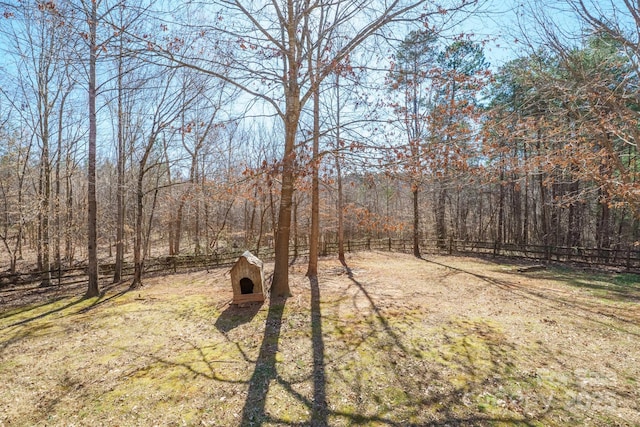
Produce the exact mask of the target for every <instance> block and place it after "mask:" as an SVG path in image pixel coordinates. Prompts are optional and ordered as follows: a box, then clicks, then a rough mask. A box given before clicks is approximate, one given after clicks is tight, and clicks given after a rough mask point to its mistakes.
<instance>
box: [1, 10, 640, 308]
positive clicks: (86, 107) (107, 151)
mask: <svg viewBox="0 0 640 427" xmlns="http://www.w3.org/2000/svg"><path fill="white" fill-rule="evenodd" d="M564 4H565V5H566V6H567V7H568V10H567V13H571V14H573V15H572V16H573V17H574V19H576V22H580V23H582V24H583V29H584V31H582V32H581V33H580V34H579V37H577V38H575V39H572V38H568V37H563V35H564V33H563V32H562V31H561V30H560V29H558V28H554V27H553V25H550V24H549V21H545V20H544V14H542V13H541V11H536V12H537V14H536V16H537V17H538V18H537V19H538V20H537V21H535V24H536V25H537V26H536V31H537V33H536V34H538V35H539V39H538V40H537V41H536V42H535V43H534V42H533V41H532V42H531V43H530V46H531V48H529V49H523V50H522V52H521V54H520V55H519V56H518V57H517V58H515V59H513V60H510V61H509V62H507V63H505V64H500V65H496V64H493V65H492V64H489V62H488V61H487V59H486V57H485V51H484V46H485V45H486V42H487V41H486V40H481V39H479V38H477V37H476V36H474V35H473V34H468V33H463V32H462V31H456V30H455V28H457V27H456V26H455V24H463V23H464V22H465V20H466V19H468V18H469V17H472V16H474V14H478V13H481V12H483V9H482V8H483V6H484V5H483V4H482V3H481V2H477V1H470V0H459V1H457V2H456V1H451V2H443V3H442V4H439V5H437V4H435V3H433V2H426V1H393V2H386V3H384V4H382V3H381V4H377V3H376V2H369V1H366V2H365V1H357V0H349V1H347V0H340V1H337V2H332V3H330V4H328V3H325V2H315V1H310V0H283V1H276V2H264V3H263V2H243V1H240V0H220V1H211V2H209V3H206V4H202V3H197V4H196V3H190V2H183V3H180V4H179V5H169V7H172V8H173V9H168V8H167V7H168V6H167V5H166V4H163V3H160V2H142V1H137V2H131V1H127V2H123V1H107V0H102V1H86V2H85V1H82V0H77V1H74V0H63V1H62V0H61V1H48V2H41V1H25V2H20V3H17V4H12V3H8V4H4V3H2V4H0V5H1V7H2V8H3V18H2V26H1V27H0V28H1V37H2V38H1V40H0V45H1V49H2V54H3V55H4V58H6V59H5V60H4V63H3V65H2V68H3V76H2V81H1V82H0V94H1V95H2V96H1V97H0V115H1V116H0V125H1V127H0V140H2V143H1V144H0V176H1V179H0V211H1V216H0V218H1V219H0V240H2V244H3V252H4V254H3V258H4V259H6V260H7V261H8V262H7V264H8V268H7V269H8V271H9V272H11V273H16V272H18V271H20V270H21V269H27V268H32V269H36V270H37V271H41V272H44V273H43V274H42V283H43V285H47V284H50V283H51V272H52V271H54V270H56V269H58V268H63V267H65V266H66V267H70V266H73V265H76V264H77V263H86V264H87V265H89V277H90V279H89V286H88V295H95V294H96V293H98V292H99V289H98V265H99V264H100V263H108V264H113V265H114V270H113V277H111V279H112V280H113V281H114V282H119V281H121V280H122V279H123V276H122V265H123V263H124V262H125V260H127V261H132V262H133V263H134V266H135V271H134V278H133V280H132V284H131V285H132V286H133V287H135V286H139V285H141V284H142V279H143V274H144V271H145V261H146V260H148V259H150V258H151V257H158V256H163V255H179V254H184V253H192V254H195V255H211V254H220V253H225V252H226V253H229V252H234V251H235V250H237V248H247V249H251V250H253V251H256V252H260V250H264V249H265V248H273V249H274V251H275V265H276V267H275V272H274V279H273V287H272V291H273V292H274V293H275V294H276V295H287V294H288V293H289V284H288V266H289V261H290V259H291V257H292V256H295V255H296V254H295V253H294V254H292V253H291V250H294V251H295V248H297V247H299V246H308V247H309V254H308V263H309V265H308V271H307V274H308V275H309V276H315V275H317V259H318V256H319V248H321V247H322V242H328V241H331V242H336V243H337V245H338V256H339V258H340V259H341V260H342V261H343V262H344V252H345V249H344V242H345V239H347V240H349V239H360V238H375V239H378V238H411V239H412V242H413V253H414V255H416V256H421V246H422V245H424V243H423V242H425V241H426V240H435V241H436V242H437V245H438V246H440V247H441V248H446V247H447V246H448V245H449V242H451V241H453V240H455V241H466V242H471V241H481V242H486V241H490V242H492V243H494V244H496V245H498V246H499V245H503V244H504V245H508V244H523V245H527V244H540V245H545V246H566V247H595V248H603V249H607V248H616V247H618V248H619V247H624V246H632V245H635V244H636V242H637V241H638V233H639V232H638V228H639V227H638V225H639V224H638V214H639V212H638V200H637V198H638V194H639V193H638V184H637V179H636V175H637V160H636V159H637V155H636V154H637V145H636V144H637V140H638V137H639V136H640V135H639V134H638V132H639V130H638V117H637V114H638V91H637V87H638V68H637V59H638V48H637V46H638V45H639V44H638V43H637V40H634V39H633V34H634V33H633V32H631V31H629V29H633V28H636V29H637V28H638V25H640V24H638V22H637V21H634V20H633V17H634V16H635V15H634V14H633V9H632V8H631V7H629V8H626V7H625V5H621V6H616V5H613V6H612V7H617V10H616V13H615V14H610V13H608V12H611V11H607V10H603V9H602V8H598V7H596V6H597V5H596V6H594V5H592V4H587V3H585V2H583V1H567V2H565V3H564ZM608 16H616V19H617V20H616V21H612V20H611V19H610V18H608ZM452 28H453V30H452ZM529 34H530V33H529ZM635 34H637V32H636V33H635ZM525 46H528V45H527V44H526V43H525ZM291 248H293V249H291Z"/></svg>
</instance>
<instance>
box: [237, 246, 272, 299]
mask: <svg viewBox="0 0 640 427" xmlns="http://www.w3.org/2000/svg"><path fill="white" fill-rule="evenodd" d="M231 286H232V287H233V304H242V303H246V302H262V301H264V271H263V269H262V261H260V259H258V257H256V256H255V255H253V254H252V253H251V252H249V251H245V252H244V253H243V254H242V255H241V256H240V258H238V260H237V261H236V263H235V264H234V266H233V267H231Z"/></svg>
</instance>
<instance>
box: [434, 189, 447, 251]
mask: <svg viewBox="0 0 640 427" xmlns="http://www.w3.org/2000/svg"><path fill="white" fill-rule="evenodd" d="M440 185H442V184H440ZM436 191H437V193H438V199H437V201H436V239H437V244H438V248H440V249H445V248H446V247H447V225H446V222H445V213H446V202H447V189H446V188H439V189H437V190H436Z"/></svg>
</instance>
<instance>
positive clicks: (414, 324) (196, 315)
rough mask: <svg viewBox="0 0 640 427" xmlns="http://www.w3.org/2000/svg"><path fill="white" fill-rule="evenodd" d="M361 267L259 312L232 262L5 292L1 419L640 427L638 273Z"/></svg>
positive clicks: (379, 257)
mask: <svg viewBox="0 0 640 427" xmlns="http://www.w3.org/2000/svg"><path fill="white" fill-rule="evenodd" d="M348 263H349V267H350V271H345V269H344V268H343V267H342V266H341V265H340V264H339V263H338V262H337V261H335V260H323V261H321V268H320V270H321V271H320V275H319V282H318V283H315V282H310V281H309V280H308V279H307V278H305V277H304V272H305V269H306V268H305V266H304V265H302V264H299V265H294V266H293V267H292V277H291V285H292V291H293V293H294V296H293V297H291V298H289V299H287V300H286V301H278V300H271V301H267V302H266V303H265V304H264V305H261V306H257V305H254V306H251V307H245V308H237V307H232V306H230V305H229V302H230V300H231V286H230V282H229V277H228V274H227V270H216V271H212V272H204V271H203V272H197V273H190V274H181V275H168V276H165V277H155V278H150V279H147V280H146V282H145V286H144V287H143V288H142V289H141V290H137V291H132V292H126V285H124V284H123V285H121V286H120V287H117V286H116V287H113V288H111V289H109V290H107V291H106V292H105V294H104V295H103V296H102V297H100V298H95V299H89V300H83V299H80V298H79V297H78V296H79V295H81V294H82V290H79V289H76V290H75V291H72V292H75V296H74V295H67V294H65V292H66V293H68V292H69V291H68V290H67V291H61V290H55V289H49V290H46V292H45V291H42V290H31V291H29V290H24V289H23V290H20V291H17V290H13V289H0V304H1V305H0V426H32V425H34V426H45V425H46V426H57V425H60V426H71V425H75V426H79V425H84V426H101V425H103V426H152V425H158V426H172V425H175V426H178V425H194V426H240V425H246V426H251V425H256V426H257V425H264V426H287V425H318V426H324V425H329V426H348V425H372V426H410V425H416V426H417V425H420V426H422V425H443V426H444V425H449V426H456V425H522V426H529V425H531V426H535V425H539V426H553V425H556V426H567V425H576V426H582V425H592V426H611V425H621V426H623V425H628V426H632V425H640V385H639V379H640V360H639V359H640V308H639V307H640V305H639V303H640V278H638V277H637V276H634V275H626V274H614V273H611V274H609V273H598V274H595V273H588V272H583V271H578V270H571V269H568V268H548V269H545V270H540V271H529V272H518V268H517V267H518V266H517V265H515V264H508V263H502V264H500V263H497V262H493V261H492V260H490V259H477V258H463V257H460V258H456V257H428V259H426V260H418V259H415V258H413V257H411V256H408V255H402V254H390V253H360V254H355V255H352V256H351V257H350V258H349V259H348ZM270 269H271V266H267V275H268V274H269V272H270Z"/></svg>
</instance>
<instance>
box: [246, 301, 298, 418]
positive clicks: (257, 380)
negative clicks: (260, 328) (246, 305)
mask: <svg viewBox="0 0 640 427" xmlns="http://www.w3.org/2000/svg"><path fill="white" fill-rule="evenodd" d="M286 301H287V300H286V298H276V297H271V298H269V311H268V313H267V319H266V324H265V328H264V336H263V337H262V344H261V346H260V352H259V353H258V360H256V366H255V368H254V370H253V374H252V375H251V379H250V380H249V390H248V391H247V398H246V399H245V403H244V407H243V408H242V421H241V423H240V424H241V425H243V426H259V425H262V423H263V422H264V421H265V419H266V418H267V415H266V413H265V406H266V401H267V393H268V391H269V386H270V383H271V381H272V380H275V379H277V372H276V354H277V352H278V341H279V340H280V331H281V329H282V315H283V313H284V306H285V304H286Z"/></svg>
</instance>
